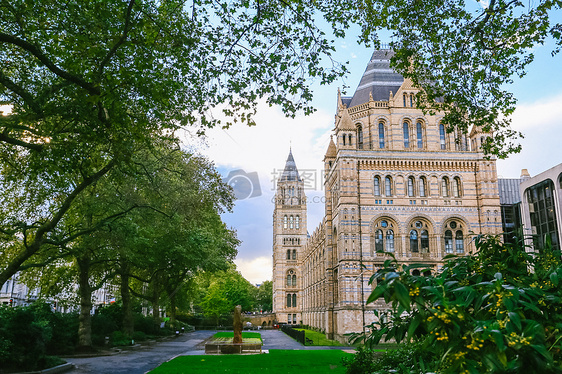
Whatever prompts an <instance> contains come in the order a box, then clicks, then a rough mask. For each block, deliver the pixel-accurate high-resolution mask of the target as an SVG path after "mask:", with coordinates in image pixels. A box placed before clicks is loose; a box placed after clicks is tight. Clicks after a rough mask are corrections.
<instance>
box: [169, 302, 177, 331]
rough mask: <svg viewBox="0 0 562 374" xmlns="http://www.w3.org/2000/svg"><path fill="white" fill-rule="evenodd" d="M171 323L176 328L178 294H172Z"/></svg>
mask: <svg viewBox="0 0 562 374" xmlns="http://www.w3.org/2000/svg"><path fill="white" fill-rule="evenodd" d="M170 325H171V326H173V327H174V328H176V295H172V296H170Z"/></svg>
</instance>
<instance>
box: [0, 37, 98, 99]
mask: <svg viewBox="0 0 562 374" xmlns="http://www.w3.org/2000/svg"><path fill="white" fill-rule="evenodd" d="M0 42H3V43H9V44H13V45H17V46H18V47H20V48H22V49H24V50H26V51H27V52H29V53H31V54H32V55H33V56H35V58H37V59H38V60H39V61H41V63H43V64H44V65H45V66H46V67H47V68H48V69H49V70H50V71H52V72H53V73H55V74H56V75H58V76H59V77H61V78H63V79H66V80H68V81H70V82H72V83H74V84H76V85H78V86H79V87H82V88H83V89H85V90H86V91H88V92H89V93H90V94H91V95H100V92H101V91H100V89H99V87H96V86H94V85H93V84H91V83H89V82H86V81H85V80H84V79H82V78H80V77H78V76H76V75H73V74H70V73H69V72H67V71H65V70H62V69H61V68H59V67H58V66H57V65H55V63H53V61H51V60H50V59H49V58H48V57H47V56H46V55H45V54H44V53H43V51H41V50H40V49H39V48H38V47H36V46H35V45H33V44H31V43H29V42H27V41H25V40H23V39H20V38H18V37H15V36H13V35H9V34H6V33H3V32H0Z"/></svg>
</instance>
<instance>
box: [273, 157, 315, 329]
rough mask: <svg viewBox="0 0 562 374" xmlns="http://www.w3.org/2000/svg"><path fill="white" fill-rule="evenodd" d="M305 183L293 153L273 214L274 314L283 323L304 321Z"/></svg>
mask: <svg viewBox="0 0 562 374" xmlns="http://www.w3.org/2000/svg"><path fill="white" fill-rule="evenodd" d="M306 238H307V229H306V195H305V193H304V181H303V180H302V178H301V177H300V176H299V171H298V169H297V165H296V163H295V159H294V158H293V152H292V150H289V156H288V157H287V162H286V163H285V168H284V169H283V172H282V173H281V176H280V177H279V179H278V180H277V190H276V193H275V209H274V211H273V292H274V294H273V311H274V312H275V313H276V318H277V320H278V321H279V322H280V323H289V324H297V323H301V321H302V314H301V312H300V311H301V309H302V306H301V303H302V270H301V267H302V248H303V246H304V244H305V242H306Z"/></svg>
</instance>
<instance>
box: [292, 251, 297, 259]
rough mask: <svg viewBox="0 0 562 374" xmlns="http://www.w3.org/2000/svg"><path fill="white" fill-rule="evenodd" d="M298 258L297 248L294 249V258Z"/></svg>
mask: <svg viewBox="0 0 562 374" xmlns="http://www.w3.org/2000/svg"><path fill="white" fill-rule="evenodd" d="M296 259H297V250H296V249H293V260H296Z"/></svg>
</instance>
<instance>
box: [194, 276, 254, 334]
mask: <svg viewBox="0 0 562 374" xmlns="http://www.w3.org/2000/svg"><path fill="white" fill-rule="evenodd" d="M254 300H255V287H254V286H253V285H252V284H251V283H250V282H248V281H247V280H246V279H245V278H244V277H243V276H242V274H240V272H238V271H236V270H235V268H234V267H232V268H230V269H228V270H226V271H219V272H217V273H215V274H213V275H212V277H211V281H210V284H209V288H207V290H206V293H205V296H204V297H203V299H202V301H201V303H200V306H201V308H202V310H203V314H204V315H205V316H207V317H213V318H215V319H216V322H217V324H218V323H219V317H220V316H223V315H231V314H232V312H233V311H234V307H235V306H236V305H240V306H241V307H242V312H246V311H251V310H252V308H253V306H254V305H253V302H254Z"/></svg>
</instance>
